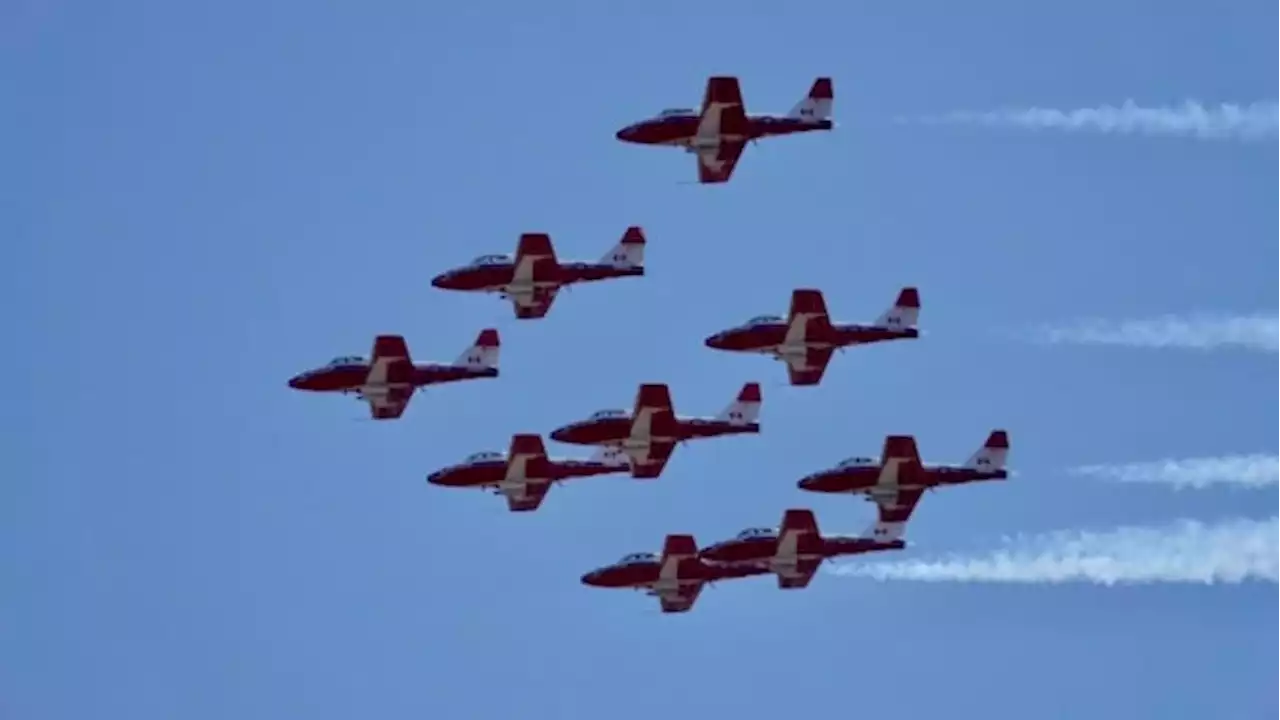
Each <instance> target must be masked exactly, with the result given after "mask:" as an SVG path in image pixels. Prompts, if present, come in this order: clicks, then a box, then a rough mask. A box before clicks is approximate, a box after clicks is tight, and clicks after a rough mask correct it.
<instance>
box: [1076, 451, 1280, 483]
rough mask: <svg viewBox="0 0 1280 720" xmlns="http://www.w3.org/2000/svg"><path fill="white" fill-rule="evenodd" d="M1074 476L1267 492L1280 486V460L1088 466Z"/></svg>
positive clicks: (1207, 459) (1234, 458)
mask: <svg viewBox="0 0 1280 720" xmlns="http://www.w3.org/2000/svg"><path fill="white" fill-rule="evenodd" d="M1072 472H1073V473H1075V474H1077V475H1085V476H1088V477H1095V478H1102V479H1104V480H1118V481H1120V482H1129V483H1156V484H1166V485H1172V486H1173V487H1176V488H1196V489H1203V488H1207V487H1210V486H1215V485H1234V486H1237V487H1246V488H1264V487H1270V486H1273V485H1276V484H1277V483H1280V457H1277V456H1275V455H1263V454H1260V453H1259V454H1255V455H1224V456H1222V457H1205V458H1188V459H1185V460H1157V461H1154V462H1139V463H1127V464H1124V465H1084V466H1081V467H1077V468H1075V469H1073V470H1072Z"/></svg>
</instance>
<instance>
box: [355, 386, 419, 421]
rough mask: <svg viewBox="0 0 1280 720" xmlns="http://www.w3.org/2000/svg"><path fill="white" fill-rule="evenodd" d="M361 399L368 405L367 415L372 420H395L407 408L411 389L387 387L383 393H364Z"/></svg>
mask: <svg viewBox="0 0 1280 720" xmlns="http://www.w3.org/2000/svg"><path fill="white" fill-rule="evenodd" d="M362 398H363V399H364V400H365V402H367V403H369V415H370V416H371V417H372V418H373V419H374V420H395V419H396V418H398V417H400V416H401V415H403V414H404V411H405V408H407V407H409V400H410V399H412V398H413V387H412V386H409V387H389V388H386V390H385V391H384V392H365V393H363V394H362Z"/></svg>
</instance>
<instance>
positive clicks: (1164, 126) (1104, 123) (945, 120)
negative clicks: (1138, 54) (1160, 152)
mask: <svg viewBox="0 0 1280 720" xmlns="http://www.w3.org/2000/svg"><path fill="white" fill-rule="evenodd" d="M918 122H923V123H928V124H978V126H988V127H1019V128H1028V129H1065V131H1068V132H1078V131H1093V132H1102V133H1120V135H1151V136H1183V137H1197V138H1201V140H1270V138H1280V102H1277V101H1274V100H1268V101H1262V102H1251V104H1248V105H1235V104H1230V102H1228V104H1221V105H1217V106H1204V105H1201V104H1199V102H1197V101H1194V100H1188V101H1185V102H1183V104H1181V105H1176V106H1158V108H1142V106H1139V105H1138V104H1137V102H1134V101H1133V100H1125V101H1124V104H1123V105H1120V106H1119V108H1117V106H1115V105H1102V106H1101V108H1078V109H1074V110H1057V109H1052V108H1004V109H1000V110H989V111H986V113H974V111H968V110H961V111H955V113H947V114H945V115H938V117H932V118H920V119H919V120H918Z"/></svg>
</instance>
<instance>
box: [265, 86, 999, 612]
mask: <svg viewBox="0 0 1280 720" xmlns="http://www.w3.org/2000/svg"><path fill="white" fill-rule="evenodd" d="M834 103H835V91H834V85H833V83H832V80H831V78H829V77H819V78H817V79H815V80H814V81H813V84H812V85H811V86H810V89H809V92H808V94H807V95H805V96H804V97H803V98H801V99H800V101H799V102H798V103H796V105H795V106H794V107H793V108H792V109H791V111H790V112H788V113H787V114H785V115H781V114H755V115H753V114H749V113H747V111H746V106H745V104H744V101H743V97H742V91H741V88H740V86H739V82H738V79H737V78H735V77H731V76H715V77H711V78H709V79H708V80H707V83H706V87H705V90H704V93H703V99H702V106H701V108H700V109H698V110H694V109H691V108H690V109H685V108H677V109H671V110H664V111H663V112H661V113H659V114H658V115H656V116H654V117H650V118H647V119H644V120H640V121H638V122H635V123H632V124H629V125H627V126H626V127H624V128H622V129H621V130H618V131H617V133H616V137H617V139H618V140H620V141H622V142H626V143H631V144H638V145H657V146H668V147H678V148H682V149H684V150H685V151H686V152H688V153H691V154H693V155H695V156H696V160H697V169H698V183H700V184H710V185H722V184H725V183H727V182H729V180H730V178H731V177H733V175H734V171H735V168H736V167H737V165H738V162H739V160H740V159H741V157H742V154H743V152H744V150H745V149H746V147H747V145H748V144H753V143H755V142H757V141H758V140H760V139H762V138H769V137H779V136H783V135H793V134H802V133H810V132H816V131H830V130H832V129H834V128H835V122H834V121H833V120H832V113H833V108H834ZM615 237H618V236H615ZM647 243H648V240H647V237H646V234H645V231H644V229H643V227H642V226H640V225H631V226H629V227H627V228H626V229H625V230H623V231H622V234H621V236H620V237H619V238H618V239H617V240H616V241H615V242H614V243H613V244H612V246H610V247H609V249H608V250H607V251H606V252H605V253H604V255H603V256H601V257H600V258H599V259H598V260H596V261H585V260H565V259H561V257H560V256H559V253H558V252H557V250H556V248H555V245H554V244H553V242H552V239H551V235H550V234H548V233H546V232H524V233H522V234H521V235H520V236H519V237H518V238H517V239H516V242H515V249H514V252H513V253H510V254H508V253H493V252H490V253H488V254H484V255H480V256H479V257H476V258H475V259H474V260H472V261H471V262H469V263H467V264H465V265H459V266H457V267H453V268H450V269H446V270H443V271H441V272H439V274H437V275H436V276H435V277H433V278H432V279H431V285H432V287H434V288H437V289H439V290H445V291H450V292H454V293H472V294H486V295H496V296H497V297H499V298H500V299H502V300H504V301H507V302H509V303H510V305H511V312H512V314H513V315H514V317H515V318H516V319H517V320H519V321H537V320H541V319H543V318H545V317H547V315H548V313H550V311H551V310H552V308H553V306H554V305H555V304H556V300H557V298H558V297H559V296H560V295H561V292H562V291H563V290H565V289H567V288H570V287H573V286H575V285H585V284H600V283H605V281H613V280H620V279H623V278H636V277H640V278H642V277H645V276H646V267H645V248H646V246H647ZM601 245H604V243H603V242H602V243H601ZM592 292H595V291H592ZM600 292H601V297H602V298H603V297H605V295H606V293H605V292H604V291H603V290H601V291H600ZM920 311H921V303H920V291H919V289H918V288H916V287H915V286H910V285H908V286H904V287H901V289H900V290H899V291H898V294H897V296H896V298H895V299H894V301H893V304H892V305H890V306H889V307H888V308H887V309H885V310H883V311H882V312H881V313H880V314H879V316H877V317H876V318H875V319H874V320H871V321H865V322H840V321H836V320H833V319H832V317H831V315H830V313H829V312H828V309H827V302H826V298H825V297H824V295H823V292H822V291H821V290H820V289H818V288H812V287H802V288H796V289H794V290H792V292H791V299H790V307H789V308H788V310H787V314H786V315H785V316H784V315H758V316H756V317H753V318H752V319H750V320H748V321H747V322H745V323H743V324H741V325H736V326H733V327H728V328H723V329H721V330H718V331H715V332H713V333H711V334H710V335H708V336H706V337H705V338H704V340H703V345H704V346H705V347H706V348H708V349H711V350H716V351H720V352H735V353H752V354H759V355H763V356H765V357H770V358H773V359H774V360H778V361H781V362H782V363H784V364H785V365H786V368H787V377H788V383H787V384H788V385H789V386H791V387H817V386H820V385H821V384H822V381H823V378H824V377H825V376H826V374H827V372H828V369H829V367H830V363H831V360H832V358H833V356H834V355H835V353H836V352H844V351H846V350H848V349H849V348H856V347H859V346H870V345H879V344H884V343H888V342H892V341H899V340H916V339H918V338H920V336H921V333H920V329H919V322H920ZM869 315H870V313H868V316H869ZM500 347H501V343H500V338H499V334H498V330H497V329H496V328H485V329H483V330H481V331H480V332H479V334H478V335H477V336H476V339H475V341H474V342H472V343H471V344H470V345H468V346H467V348H466V349H465V350H464V351H463V352H462V353H461V355H459V356H458V358H457V359H456V360H454V361H453V362H451V363H444V362H427V363H422V362H415V361H414V360H413V358H412V357H411V356H410V354H409V347H408V343H407V341H406V340H405V338H404V337H403V336H401V335H396V334H381V335H377V336H376V337H375V338H374V341H373V347H372V350H371V352H370V355H369V357H368V358H365V357H362V356H356V355H345V356H340V357H337V358H335V359H334V360H332V361H330V362H329V363H327V364H325V365H321V366H319V367H315V368H312V369H309V370H305V371H303V372H301V373H299V374H297V375H295V376H294V377H292V378H290V379H289V381H288V385H289V387H290V388H293V389H295V390H300V391H308V392H315V393H328V394H337V395H345V396H351V397H355V398H356V399H358V400H360V401H363V402H364V403H366V404H367V405H368V408H369V413H370V417H371V418H372V419H373V420H378V421H392V420H398V419H400V418H401V416H402V415H403V414H404V413H405V410H406V409H407V408H408V406H409V403H410V400H411V399H412V398H413V395H414V394H415V393H416V392H418V391H420V390H425V389H427V388H429V387H431V386H433V385H443V384H448V383H459V382H462V381H467V380H478V379H486V378H488V379H492V378H498V377H499V370H498V358H499V350H500ZM860 352H865V351H860ZM633 387H636V391H635V396H634V399H633V401H632V404H631V408H630V409H623V408H610V409H605V410H599V411H597V412H595V413H592V414H591V415H589V416H587V417H585V418H581V419H578V420H570V421H567V422H566V423H565V424H563V425H561V426H560V427H557V428H554V429H552V430H551V431H550V432H549V433H548V434H547V438H548V439H550V440H551V441H554V442H557V443H562V444H566V445H577V446H585V447H587V448H591V449H592V450H591V454H590V455H588V456H586V457H561V456H553V455H550V454H549V453H548V452H547V448H546V441H545V440H544V438H543V436H542V435H541V434H537V433H530V432H520V433H516V434H514V435H511V436H510V438H509V441H508V442H507V445H506V448H505V450H504V451H498V450H493V449H489V450H481V451H478V452H473V453H471V454H470V455H467V456H466V457H465V458H463V459H462V460H461V461H460V462H456V463H454V464H452V465H449V466H446V467H442V468H439V469H436V470H434V471H432V472H430V473H429V474H428V475H427V477H426V480H427V484H429V485H431V486H435V487H437V488H442V489H443V488H452V489H453V490H451V491H450V492H456V491H457V490H458V489H469V490H471V491H475V490H481V491H483V492H486V493H492V494H494V495H498V496H501V497H502V498H504V500H505V501H506V505H507V512H511V513H522V514H530V513H534V512H536V511H537V510H538V509H539V508H541V507H542V506H543V504H544V503H545V501H546V498H547V495H548V492H549V491H550V489H551V487H552V486H553V485H564V484H565V483H566V482H567V481H574V483H573V484H575V485H576V484H577V481H579V480H582V481H585V480H587V479H589V478H594V477H599V476H608V475H614V476H619V477H622V476H625V477H629V478H630V479H632V480H638V481H654V480H658V479H659V478H661V477H662V476H663V474H664V471H665V470H666V468H667V467H668V465H669V464H670V463H671V461H672V458H673V456H674V451H675V448H676V446H677V445H683V444H687V443H689V442H690V441H694V440H710V439H713V438H727V437H732V436H757V435H760V434H761V423H760V415H761V408H762V406H763V394H762V391H761V384H760V383H759V382H755V381H753V382H747V383H744V384H743V385H742V386H741V388H740V389H739V390H738V392H737V394H736V395H734V396H733V397H732V399H731V400H730V401H729V403H728V404H727V405H726V406H725V407H724V408H723V409H722V410H721V411H720V412H718V413H717V414H715V415H708V416H685V415H680V414H677V413H676V410H675V407H674V405H673V403H672V393H671V389H670V387H669V386H668V385H667V384H666V383H662V382H653V381H650V382H641V383H639V384H638V386H633ZM728 392H730V389H729V388H726V395H727V394H728ZM1008 454H1009V433H1008V431H1007V430H1004V429H995V430H992V431H991V432H990V433H989V435H988V437H987V439H986V441H985V442H984V443H983V445H982V446H981V447H980V448H978V449H977V450H976V451H974V453H973V454H972V455H971V456H970V457H969V459H968V460H967V461H965V462H964V463H958V464H946V463H926V462H924V461H923V460H922V459H921V457H920V454H919V451H918V449H917V447H916V441H915V438H914V437H913V436H911V435H889V436H887V437H885V439H884V443H883V446H882V449H881V453H880V457H879V458H878V459H877V458H873V457H871V456H869V455H858V456H853V457H849V458H847V459H845V460H843V461H841V462H839V463H837V464H836V465H834V466H831V467H827V468H823V469H817V470H814V471H812V472H810V473H809V474H807V475H805V476H804V477H801V478H799V479H797V480H795V485H796V488H797V489H798V490H799V491H801V492H805V493H814V494H825V495H845V496H854V497H859V496H860V497H863V498H865V499H866V500H868V501H871V502H872V503H874V505H875V508H876V517H875V520H874V521H873V522H872V523H871V524H870V526H869V527H868V528H867V529H866V531H865V532H863V533H862V534H860V535H856V536H841V535H824V534H823V533H822V532H821V531H820V530H819V528H818V521H817V518H816V516H815V514H814V512H813V511H812V510H810V509H807V508H788V509H786V510H784V511H783V513H782V517H781V520H780V522H779V524H778V525H777V526H755V527H748V528H746V529H744V530H742V531H741V532H739V533H738V534H737V535H735V536H733V537H730V538H727V539H724V540H720V541H717V542H713V543H711V544H709V545H706V546H704V547H701V548H699V546H698V544H697V541H696V540H695V538H694V536H693V535H691V534H687V533H669V534H667V535H666V537H665V539H664V541H663V544H662V549H661V552H660V553H657V554H655V553H652V552H636V553H631V554H629V555H626V556H624V557H623V558H622V559H621V560H619V561H618V562H616V563H613V564H610V565H605V566H603V567H600V568H597V569H595V570H591V571H589V572H587V573H585V574H583V575H582V576H581V583H582V584H583V585H585V586H588V587H594V588H630V589H634V590H641V591H644V592H646V593H647V594H648V595H651V596H653V597H656V598H658V600H659V605H660V607H661V611H662V612H664V613H683V612H687V611H689V610H690V609H692V608H693V607H694V605H695V604H696V602H697V600H698V597H699V595H700V593H701V592H702V590H703V589H704V588H705V587H707V586H709V585H714V584H715V583H719V582H722V581H726V580H741V579H746V578H751V577H757V576H769V575H772V576H773V577H774V578H775V580H776V584H777V586H778V588H780V589H784V590H794V589H800V588H806V587H808V586H809V585H810V583H811V582H812V581H813V578H814V577H815V575H816V574H817V571H818V570H819V568H820V567H821V565H822V564H823V563H825V562H827V561H829V560H834V559H837V558H842V557H853V556H862V555H867V554H875V553H883V552H898V551H902V550H905V549H907V547H908V543H907V541H906V540H905V539H904V536H905V531H906V527H907V523H908V521H909V520H910V519H911V518H912V517H913V515H914V513H915V509H916V507H917V506H918V504H919V502H920V500H921V498H922V497H923V496H924V494H925V493H926V492H927V491H932V490H938V489H941V488H946V487H954V486H959V485H968V484H973V483H985V482H988V481H993V480H1005V479H1007V478H1008V477H1009V473H1008V471H1007V470H1006V467H1005V466H1006V462H1007V459H1008ZM433 492H435V491H433ZM446 494H447V493H446Z"/></svg>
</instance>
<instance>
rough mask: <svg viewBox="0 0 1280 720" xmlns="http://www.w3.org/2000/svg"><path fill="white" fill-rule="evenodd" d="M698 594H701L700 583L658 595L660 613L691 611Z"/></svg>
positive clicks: (679, 587)
mask: <svg viewBox="0 0 1280 720" xmlns="http://www.w3.org/2000/svg"><path fill="white" fill-rule="evenodd" d="M700 594H702V583H695V584H691V585H680V586H678V587H677V588H676V589H675V590H669V591H663V592H660V593H658V601H659V602H660V603H661V604H662V612H664V613H682V612H688V611H690V610H692V609H693V606H694V604H695V603H696V602H698V595H700Z"/></svg>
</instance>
